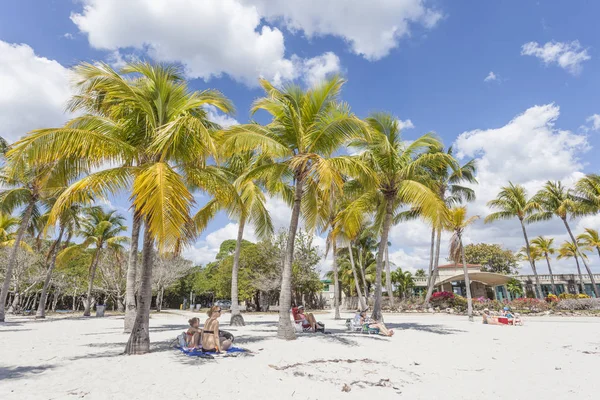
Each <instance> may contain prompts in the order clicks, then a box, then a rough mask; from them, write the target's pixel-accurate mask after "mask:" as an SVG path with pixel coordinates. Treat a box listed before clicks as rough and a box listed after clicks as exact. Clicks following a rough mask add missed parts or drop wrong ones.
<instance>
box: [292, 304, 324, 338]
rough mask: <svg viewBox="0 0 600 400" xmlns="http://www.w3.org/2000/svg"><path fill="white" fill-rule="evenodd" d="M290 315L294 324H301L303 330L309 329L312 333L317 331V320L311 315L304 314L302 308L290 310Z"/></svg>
mask: <svg viewBox="0 0 600 400" xmlns="http://www.w3.org/2000/svg"><path fill="white" fill-rule="evenodd" d="M292 315H293V317H294V322H295V323H302V327H303V328H309V327H310V329H311V330H312V331H313V332H316V331H317V327H318V324H317V320H316V319H315V316H314V315H313V314H312V313H308V314H304V306H298V307H294V308H292Z"/></svg>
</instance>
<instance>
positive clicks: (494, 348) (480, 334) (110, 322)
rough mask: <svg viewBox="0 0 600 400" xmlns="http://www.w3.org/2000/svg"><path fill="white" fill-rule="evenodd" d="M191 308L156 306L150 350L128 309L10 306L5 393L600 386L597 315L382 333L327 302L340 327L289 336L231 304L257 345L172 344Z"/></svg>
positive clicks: (247, 394)
mask: <svg viewBox="0 0 600 400" xmlns="http://www.w3.org/2000/svg"><path fill="white" fill-rule="evenodd" d="M191 315H192V313H189V312H180V311H167V312H163V313H160V314H156V313H155V314H153V315H152V318H151V340H152V342H153V351H152V353H151V354H148V355H144V356H124V355H122V354H121V352H122V351H123V347H124V344H125V342H126V340H127V335H124V334H123V333H121V331H122V326H123V319H122V317H119V316H112V317H110V316H109V317H105V318H93V317H92V318H88V319H84V318H82V317H67V318H65V317H63V318H49V319H47V320H45V321H35V320H33V319H31V318H11V319H9V321H8V322H7V323H6V324H4V325H0V354H1V356H0V398H1V399H4V400H9V399H71V398H72V399H183V398H212V399H251V398H256V399H260V398H265V399H365V398H377V399H398V398H407V399H409V398H410V399H431V398H434V397H435V398H448V399H457V398H463V399H497V398H507V399H508V398H510V399H542V398H564V399H593V398H597V396H598V393H599V391H600V381H599V380H598V367H600V339H599V337H598V332H600V318H560V317H532V318H529V319H526V325H525V326H523V327H507V326H489V325H482V324H481V323H480V322H479V321H477V322H475V323H469V322H468V321H467V320H466V318H465V317H462V316H454V315H423V314H397V315H386V316H385V318H386V322H387V324H388V325H389V326H391V327H392V328H394V329H395V331H396V335H395V336H394V337H392V338H384V337H380V336H374V335H364V334H359V333H348V332H346V330H345V326H344V321H343V320H341V321H335V320H333V318H332V317H333V315H332V314H319V315H318V316H317V319H319V320H321V321H323V322H325V324H326V327H327V330H328V331H329V332H331V334H325V335H323V334H302V335H301V336H300V337H299V338H298V340H296V341H291V342H285V341H281V340H277V339H275V337H274V336H275V331H276V319H277V316H276V315H275V314H270V315H251V314H247V315H245V318H246V321H247V326H245V327H236V328H233V327H228V326H227V325H228V324H227V320H228V315H225V316H224V317H223V320H224V321H223V322H224V323H223V327H224V328H225V329H228V330H230V331H231V332H232V333H234V335H235V336H236V346H239V347H243V348H246V349H248V350H250V351H251V353H248V354H242V355H238V356H237V357H223V356H219V357H217V358H215V359H200V358H192V357H188V356H186V355H184V354H182V353H180V352H179V351H177V350H174V349H173V348H172V347H171V344H170V343H171V342H172V341H173V339H174V338H175V337H176V335H177V334H178V333H180V332H182V331H183V330H184V329H185V327H186V321H187V319H188V318H189V317H190V316H191ZM195 315H200V314H195ZM200 316H201V318H202V320H204V319H205V316H204V315H200ZM350 316H351V314H344V315H343V317H350ZM343 388H346V390H348V389H349V391H343V390H342V389H343Z"/></svg>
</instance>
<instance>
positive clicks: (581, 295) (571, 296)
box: [558, 293, 590, 299]
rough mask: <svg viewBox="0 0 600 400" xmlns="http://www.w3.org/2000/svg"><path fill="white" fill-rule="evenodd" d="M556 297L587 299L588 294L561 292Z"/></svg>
mask: <svg viewBox="0 0 600 400" xmlns="http://www.w3.org/2000/svg"><path fill="white" fill-rule="evenodd" d="M558 297H560V298H561V299H589V298H590V296H588V295H587V294H585V293H579V294H571V293H561V294H560V295H559V296H558Z"/></svg>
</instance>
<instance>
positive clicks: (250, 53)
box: [71, 0, 339, 85]
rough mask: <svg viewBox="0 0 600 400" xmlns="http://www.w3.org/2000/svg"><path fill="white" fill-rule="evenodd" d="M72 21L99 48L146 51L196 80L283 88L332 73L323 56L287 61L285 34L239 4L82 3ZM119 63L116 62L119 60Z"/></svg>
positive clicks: (176, 0)
mask: <svg viewBox="0 0 600 400" xmlns="http://www.w3.org/2000/svg"><path fill="white" fill-rule="evenodd" d="M83 3H84V6H83V10H82V11H81V12H80V13H73V14H72V15H71V20H72V21H73V22H74V23H75V24H76V25H77V27H78V28H79V30H80V31H81V32H83V33H85V34H87V37H88V41H89V43H90V45H91V46H92V47H94V48H97V49H104V50H109V51H113V52H114V51H120V50H123V49H126V50H127V49H135V50H138V51H139V50H142V51H145V52H147V53H148V54H149V55H150V56H151V57H152V58H154V59H155V60H157V61H165V62H181V63H182V64H183V65H184V66H185V69H186V73H187V74H188V75H189V76H190V77H192V78H203V79H205V80H208V79H210V78H212V77H220V76H221V75H222V74H227V75H229V76H230V77H232V78H233V79H235V80H238V81H241V82H244V83H246V84H248V85H256V78H257V77H259V76H262V77H265V78H267V79H270V80H273V81H274V82H275V83H280V82H283V81H286V80H291V79H296V78H299V77H301V74H302V73H303V72H307V74H308V75H307V76H308V78H307V79H314V77H318V76H319V74H324V73H326V72H329V71H330V70H332V69H333V68H334V67H335V66H336V65H338V68H339V60H337V57H335V56H334V55H333V54H332V53H325V54H324V55H322V56H320V57H316V58H314V59H311V60H301V59H300V58H298V57H296V56H292V57H291V58H286V57H285V44H284V37H283V34H282V32H281V31H280V30H279V29H277V28H272V27H270V26H267V25H264V24H262V22H261V18H262V16H261V14H259V12H258V10H257V8H256V7H255V6H254V5H252V4H249V3H243V2H241V1H239V0H220V1H193V0H169V1H167V0H131V1H126V2H123V1H118V0H102V1H100V0H83ZM117 61H118V57H117Z"/></svg>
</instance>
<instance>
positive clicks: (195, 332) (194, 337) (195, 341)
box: [185, 317, 202, 349]
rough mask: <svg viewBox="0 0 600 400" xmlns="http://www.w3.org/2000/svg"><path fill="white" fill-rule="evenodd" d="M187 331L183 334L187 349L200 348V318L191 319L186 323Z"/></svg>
mask: <svg viewBox="0 0 600 400" xmlns="http://www.w3.org/2000/svg"><path fill="white" fill-rule="evenodd" d="M188 323H189V324H190V327H189V329H188V330H187V331H186V332H185V343H186V345H187V347H188V348H193V349H195V348H198V347H200V338H201V337H202V329H200V318H196V317H194V318H192V319H190V320H189V321H188Z"/></svg>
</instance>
